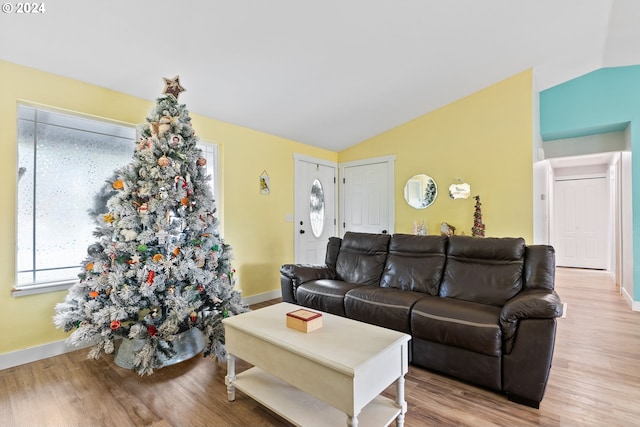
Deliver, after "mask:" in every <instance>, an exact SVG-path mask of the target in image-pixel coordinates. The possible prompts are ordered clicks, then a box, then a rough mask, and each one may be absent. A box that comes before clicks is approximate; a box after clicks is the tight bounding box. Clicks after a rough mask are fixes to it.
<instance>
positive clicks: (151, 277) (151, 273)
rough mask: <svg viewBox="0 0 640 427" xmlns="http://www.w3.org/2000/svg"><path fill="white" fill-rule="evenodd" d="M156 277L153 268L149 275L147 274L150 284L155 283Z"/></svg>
mask: <svg viewBox="0 0 640 427" xmlns="http://www.w3.org/2000/svg"><path fill="white" fill-rule="evenodd" d="M154 277H156V272H155V271H153V270H151V271H150V272H149V276H147V283H148V284H149V286H151V285H152V284H153V278H154Z"/></svg>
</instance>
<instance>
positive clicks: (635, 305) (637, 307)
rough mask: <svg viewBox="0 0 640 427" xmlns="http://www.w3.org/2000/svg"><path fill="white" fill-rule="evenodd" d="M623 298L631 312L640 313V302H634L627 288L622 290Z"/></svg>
mask: <svg viewBox="0 0 640 427" xmlns="http://www.w3.org/2000/svg"><path fill="white" fill-rule="evenodd" d="M622 296H623V297H624V299H625V300H627V304H629V306H630V307H631V310H633V311H640V301H634V300H633V298H631V295H629V293H628V292H627V290H626V289H625V288H622Z"/></svg>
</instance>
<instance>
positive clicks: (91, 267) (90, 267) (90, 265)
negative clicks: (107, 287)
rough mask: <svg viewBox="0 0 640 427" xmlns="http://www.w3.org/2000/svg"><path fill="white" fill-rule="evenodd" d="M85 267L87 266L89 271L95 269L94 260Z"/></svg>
mask: <svg viewBox="0 0 640 427" xmlns="http://www.w3.org/2000/svg"><path fill="white" fill-rule="evenodd" d="M84 268H85V270H87V271H91V270H93V263H92V262H90V263H89V264H87V265H86V266H85V267H84Z"/></svg>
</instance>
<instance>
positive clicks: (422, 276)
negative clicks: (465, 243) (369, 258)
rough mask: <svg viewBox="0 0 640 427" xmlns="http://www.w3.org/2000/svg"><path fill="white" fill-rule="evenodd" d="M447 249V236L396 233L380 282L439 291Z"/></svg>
mask: <svg viewBox="0 0 640 427" xmlns="http://www.w3.org/2000/svg"><path fill="white" fill-rule="evenodd" d="M446 250H447V237H446V236H413V235H410V234H394V235H393V236H392V237H391V241H390V243H389V255H387V263H386V264H385V267H384V272H383V273H382V279H381V280H380V286H381V287H384V288H398V289H402V290H405V291H416V292H423V293H426V294H429V295H438V290H439V288H440V282H441V281H442V274H443V272H444V266H445V261H446V255H447V252H446Z"/></svg>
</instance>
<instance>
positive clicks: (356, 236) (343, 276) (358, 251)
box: [336, 231, 391, 285]
mask: <svg viewBox="0 0 640 427" xmlns="http://www.w3.org/2000/svg"><path fill="white" fill-rule="evenodd" d="M390 238H391V236H390V235H388V234H369V233H355V232H351V231H347V232H346V233H345V235H344V237H343V239H342V243H341V245H340V253H339V254H338V259H337V260H336V278H337V279H338V280H342V281H345V282H349V283H356V284H360V285H379V283H380V276H381V275H382V270H383V269H384V264H385V261H386V259H387V250H388V248H389V240H390Z"/></svg>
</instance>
